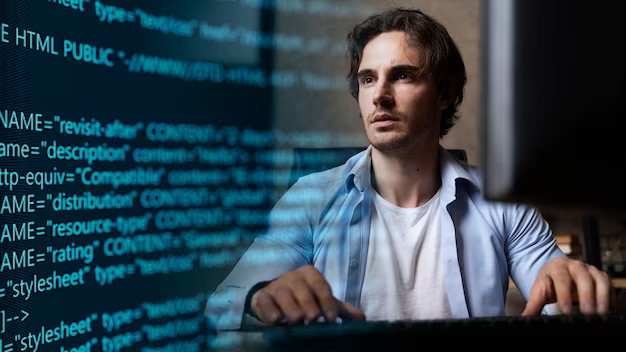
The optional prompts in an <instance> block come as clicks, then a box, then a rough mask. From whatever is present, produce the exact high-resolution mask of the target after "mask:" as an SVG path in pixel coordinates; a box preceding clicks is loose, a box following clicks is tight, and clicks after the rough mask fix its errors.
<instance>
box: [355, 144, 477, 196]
mask: <svg viewBox="0 0 626 352" xmlns="http://www.w3.org/2000/svg"><path fill="white" fill-rule="evenodd" d="M351 159H356V162H355V163H354V165H353V166H352V168H351V169H350V172H349V173H348V174H347V175H346V177H345V179H344V185H345V187H346V191H348V192H349V191H350V189H351V188H352V187H353V186H354V187H356V188H357V189H358V190H359V192H361V193H363V192H365V190H366V189H367V187H370V186H371V167H372V146H371V145H370V146H368V147H367V149H365V150H364V151H363V152H361V153H359V154H357V155H355V156H354V157H353V158H351ZM439 166H440V168H441V169H440V170H441V187H442V188H443V189H442V190H443V191H444V193H448V192H452V193H451V194H452V195H454V194H456V184H457V182H456V180H457V179H463V180H467V181H469V184H470V185H472V186H473V187H474V188H475V189H477V190H480V187H479V185H478V184H479V183H478V182H477V181H476V180H475V179H474V177H472V175H471V174H470V173H469V171H468V167H467V166H464V165H462V164H461V162H459V161H458V160H457V159H456V158H455V157H454V156H452V155H451V154H450V153H449V152H448V151H447V150H445V149H444V148H443V147H442V146H441V145H440V146H439Z"/></svg>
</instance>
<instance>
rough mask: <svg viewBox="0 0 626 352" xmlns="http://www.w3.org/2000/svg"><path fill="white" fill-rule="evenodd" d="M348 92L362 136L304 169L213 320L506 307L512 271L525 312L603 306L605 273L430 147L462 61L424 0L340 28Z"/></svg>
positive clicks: (445, 120) (374, 316)
mask: <svg viewBox="0 0 626 352" xmlns="http://www.w3.org/2000/svg"><path fill="white" fill-rule="evenodd" d="M348 44H349V49H348V50H349V53H348V54H349V57H350V59H351V67H350V73H349V76H348V78H349V81H350V89H351V93H352V95H353V96H354V97H355V98H356V99H357V101H358V103H359V107H360V111H361V117H362V120H363V124H364V127H365V132H366V134H367V137H368V139H369V141H370V143H371V146H370V147H369V148H368V149H367V150H366V151H364V152H361V153H359V154H357V155H355V156H353V157H352V158H350V159H349V160H348V161H347V162H346V163H345V164H344V165H342V166H339V167H337V168H334V169H331V170H328V171H325V172H321V173H316V174H312V175H309V176H306V177H303V178H301V179H300V180H299V181H298V182H297V183H296V184H295V185H294V186H293V187H292V188H291V189H290V190H289V191H288V192H287V193H286V194H285V195H284V196H283V197H282V198H281V199H280V200H279V201H278V203H277V204H276V206H275V207H274V209H273V210H272V212H271V214H270V227H269V230H268V233H267V234H266V235H264V236H261V237H259V238H257V239H256V240H255V241H254V243H253V244H252V245H251V247H250V248H249V249H248V251H247V252H246V253H245V254H244V255H243V257H242V258H241V260H240V261H239V262H238V263H237V265H236V266H235V268H234V269H233V271H232V272H231V273H230V275H229V276H228V277H227V278H226V279H225V280H224V282H223V283H222V284H221V285H220V286H219V287H218V288H217V290H216V292H215V293H214V294H213V295H212V296H211V297H210V298H209V302H208V304H207V310H206V313H207V315H209V318H210V320H211V322H212V323H213V324H214V325H215V327H216V328H217V329H233V328H239V327H240V326H241V325H242V324H244V325H247V324H253V325H271V324H274V323H277V322H280V321H287V322H290V323H301V322H304V323H308V322H311V321H315V320H318V319H324V320H327V321H335V320H336V319H337V318H342V319H365V318H366V317H367V319H368V320H397V319H446V318H468V317H479V316H497V315H504V303H505V298H506V290H507V287H508V278H509V275H510V276H511V277H512V278H513V280H514V281H515V283H516V285H517V287H518V288H519V289H520V291H521V292H522V294H523V295H524V296H525V297H526V299H527V301H528V303H527V305H526V308H525V310H524V313H523V314H524V315H535V314H539V313H540V312H541V311H542V310H544V313H547V314H550V313H557V312H558V311H555V310H551V309H550V308H556V307H553V306H547V304H550V303H554V302H558V308H560V311H561V312H563V313H566V314H567V313H570V312H572V304H573V302H574V300H575V299H576V297H577V299H578V301H579V304H580V310H581V312H582V313H585V314H595V313H601V314H603V313H607V312H608V311H609V310H610V309H611V308H610V306H611V304H612V303H611V300H612V297H613V295H614V291H613V289H612V286H611V283H610V280H609V279H608V277H607V275H606V274H605V273H603V272H600V271H598V270H597V269H595V268H594V267H592V266H589V265H587V264H585V263H583V262H580V261H576V260H570V259H567V258H566V257H565V256H564V255H563V253H562V252H561V251H560V250H559V249H558V247H557V246H556V243H555V241H554V239H553V237H552V233H551V231H550V229H549V227H548V224H547V223H546V222H545V220H544V219H543V218H542V217H541V215H540V214H539V213H538V211H537V210H535V209H533V208H530V207H525V206H521V205H511V204H499V203H492V202H488V201H486V200H484V199H483V197H482V196H481V192H480V175H479V173H478V172H477V171H476V170H475V169H473V168H471V167H469V166H467V165H466V164H465V163H462V162H460V161H458V160H456V159H455V158H454V157H452V156H451V155H450V154H449V153H448V152H446V151H445V150H444V149H443V148H441V147H440V146H439V138H441V137H443V135H445V134H446V133H447V131H448V130H449V129H450V128H451V127H452V125H453V123H454V120H455V119H456V118H457V116H456V113H457V111H458V107H459V105H460V104H461V102H462V100H463V87H464V85H465V82H466V76H465V68H464V64H463V61H462V59H461V56H460V54H459V52H458V49H457V48H456V46H455V44H454V42H453V41H452V39H451V38H450V36H449V35H448V33H447V31H446V30H445V28H444V27H443V26H442V25H440V24H439V23H437V22H436V21H435V20H434V19H432V18H431V17H429V16H427V15H425V14H423V13H422V12H420V11H419V10H405V9H395V10H391V11H388V12H385V13H382V14H379V15H376V16H372V17H370V18H368V19H367V20H366V21H364V22H363V23H362V24H360V25H358V26H356V27H355V28H354V29H353V31H352V32H351V33H350V34H349V35H348Z"/></svg>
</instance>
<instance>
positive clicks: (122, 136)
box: [0, 0, 371, 351]
mask: <svg viewBox="0 0 626 352" xmlns="http://www.w3.org/2000/svg"><path fill="white" fill-rule="evenodd" d="M370 12H371V9H370V8H368V7H367V6H365V5H360V4H359V2H358V1H345V2H340V3H331V2H329V1H277V2H273V1H248V0H241V1H234V0H233V1H217V0H216V1H184V2H176V1H155V0H150V1H120V0H48V1H3V2H2V3H1V4H0V236H1V237H0V314H1V315H0V351H11V350H13V351H37V350H39V351H42V350H46V351H49V350H57V351H58V350H61V351H69V350H72V351H75V350H80V351H83V350H84V351H89V350H96V351H118V350H128V351H140V350H141V351H156V350H163V351H174V350H176V351H195V350H201V349H205V348H206V347H207V346H209V345H210V341H209V339H210V337H211V334H209V331H208V329H209V328H208V327H207V324H206V318H205V316H204V309H205V306H206V302H207V299H208V297H209V295H210V294H211V292H212V291H214V289H215V287H216V286H217V285H218V284H219V283H220V282H221V281H222V280H223V279H224V277H225V276H226V275H227V274H228V272H229V271H230V270H231V269H232V267H233V266H234V264H235V263H236V262H237V260H238V259H239V258H240V256H241V254H242V253H243V251H244V250H245V249H246V248H247V247H248V246H249V245H250V243H251V242H252V240H253V239H254V238H255V237H256V236H257V235H258V234H259V233H262V232H263V231H264V229H265V227H266V222H267V213H268V211H269V209H271V207H272V205H273V204H274V203H275V202H276V199H277V197H279V196H280V195H281V194H282V192H284V190H285V189H286V187H287V186H288V185H289V182H290V176H291V174H292V171H291V163H292V159H293V157H292V155H291V154H290V149H287V148H283V147H284V146H286V145H289V146H293V145H298V146H301V147H308V148H316V147H329V146H332V145H341V146H353V147H357V146H364V145H366V140H365V139H364V135H363V134H362V133H355V134H345V133H333V131H328V130H326V129H324V128H322V127H323V126H320V125H319V123H320V121H323V118H321V117H319V116H325V115H327V116H326V118H329V119H334V118H336V117H337V116H339V115H341V114H343V113H345V110H337V109H330V108H329V109H326V110H321V109H320V110H317V111H313V110H312V109H310V108H306V104H311V103H312V102H316V101H317V102H320V101H322V102H325V104H318V106H325V108H326V107H328V106H332V105H333V102H334V101H345V102H347V103H350V104H351V105H352V106H353V107H352V109H353V110H352V112H351V114H352V116H353V118H352V119H349V120H350V121H353V124H354V125H355V126H357V127H358V126H359V125H360V121H359V119H358V112H357V110H356V109H357V107H356V104H354V102H353V101H351V100H349V99H351V98H350V97H349V93H348V90H347V83H346V80H345V71H344V66H343V62H344V61H343V60H344V55H345V44H344V43H345V34H346V33H347V29H348V28H349V27H350V26H351V25H354V24H355V23H357V20H361V19H362V18H363V16H365V14H369V13H370ZM318 25H319V26H321V27H322V28H323V27H324V26H326V27H325V28H326V29H328V31H329V32H328V33H326V32H324V31H323V30H320V27H318ZM307 26H308V27H307ZM337 28H341V30H337ZM344 28H345V29H344ZM330 29H332V33H335V32H336V33H341V36H338V35H330V34H329V33H330ZM303 62H304V64H303ZM324 63H326V64H327V63H332V65H326V67H334V69H333V70H326V69H324V70H323V69H322V68H321V67H323V66H322V65H323V64H324ZM337 63H338V64H337ZM305 98H306V99H305ZM331 111H332V112H331ZM295 112H298V115H296V114H295ZM316 116H318V117H317V120H316V119H315V117H316ZM289 120H291V121H295V122H298V123H301V124H302V125H303V126H308V127H310V130H306V131H305V130H304V129H288V128H283V129H280V128H275V127H276V126H277V124H279V123H284V122H285V121H289ZM277 121H278V122H277ZM307 121H308V122H307ZM295 122H294V123H295ZM316 123H317V124H318V125H317V126H316ZM281 148H282V149H281ZM314 159H315V158H314ZM318 159H319V158H318ZM309 163H313V164H315V160H313V159H309Z"/></svg>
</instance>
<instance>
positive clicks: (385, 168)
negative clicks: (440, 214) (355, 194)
mask: <svg viewBox="0 0 626 352" xmlns="http://www.w3.org/2000/svg"><path fill="white" fill-rule="evenodd" d="M372 185H373V186H374V188H375V189H376V191H377V192H378V194H380V196H381V197H383V198H384V199H385V200H387V201H388V202H390V203H392V204H395V205H397V206H399V207H402V208H416V207H419V206H421V205H423V204H425V203H426V202H428V201H429V200H430V199H431V198H432V197H433V196H434V195H435V194H436V193H437V191H438V190H439V188H440V187H441V175H440V170H439V144H429V145H422V146H420V147H417V148H412V149H411V150H408V151H404V152H398V153H383V152H381V151H379V150H377V149H376V148H372Z"/></svg>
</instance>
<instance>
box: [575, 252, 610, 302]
mask: <svg viewBox="0 0 626 352" xmlns="http://www.w3.org/2000/svg"><path fill="white" fill-rule="evenodd" d="M568 268H569V272H570V275H571V277H572V280H573V281H574V283H575V284H576V292H577V293H578V302H579V307H580V311H581V313H583V314H595V312H596V283H594V278H593V277H592V276H591V274H590V273H589V269H588V268H587V266H586V265H585V264H584V263H583V262H581V261H577V260H576V261H571V262H569V265H568ZM607 298H608V297H607Z"/></svg>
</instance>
